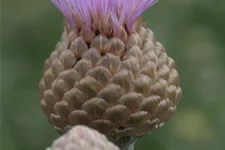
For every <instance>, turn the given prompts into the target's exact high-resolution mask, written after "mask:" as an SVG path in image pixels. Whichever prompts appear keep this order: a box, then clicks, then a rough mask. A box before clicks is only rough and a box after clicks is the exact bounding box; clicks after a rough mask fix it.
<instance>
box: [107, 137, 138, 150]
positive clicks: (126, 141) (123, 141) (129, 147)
mask: <svg viewBox="0 0 225 150" xmlns="http://www.w3.org/2000/svg"><path fill="white" fill-rule="evenodd" d="M111 141H112V142H113V143H114V144H115V145H117V146H118V147H119V148H120V150H134V145H135V141H136V138H134V137H131V136H124V137H121V138H119V139H118V140H112V139H111Z"/></svg>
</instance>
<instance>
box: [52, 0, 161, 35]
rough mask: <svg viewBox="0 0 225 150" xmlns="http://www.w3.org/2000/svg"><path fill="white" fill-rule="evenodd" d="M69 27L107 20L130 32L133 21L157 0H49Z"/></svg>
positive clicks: (88, 25) (90, 26) (114, 25)
mask: <svg viewBox="0 0 225 150" xmlns="http://www.w3.org/2000/svg"><path fill="white" fill-rule="evenodd" d="M51 1H52V3H53V4H54V5H55V6H56V7H57V8H58V10H59V11H60V12H61V13H62V14H63V16H64V17H65V19H66V20H67V22H68V23H69V25H70V27H71V28H72V27H74V26H76V25H78V26H79V25H85V26H87V27H88V28H92V27H93V23H94V22H98V21H99V22H108V23H109V24H111V26H112V27H113V28H116V27H118V26H121V25H123V26H126V28H127V29H128V31H130V32H131V30H132V26H133V24H134V22H135V21H136V20H137V18H139V17H140V16H141V15H142V13H143V12H144V11H145V10H147V9H148V8H150V7H151V6H153V5H154V4H155V3H156V2H157V0H51Z"/></svg>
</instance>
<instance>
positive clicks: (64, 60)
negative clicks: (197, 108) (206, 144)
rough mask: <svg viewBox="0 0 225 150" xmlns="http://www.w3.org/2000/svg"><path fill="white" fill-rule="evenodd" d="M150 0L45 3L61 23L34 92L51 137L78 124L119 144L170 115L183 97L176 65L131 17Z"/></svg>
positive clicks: (145, 130) (141, 133)
mask: <svg viewBox="0 0 225 150" xmlns="http://www.w3.org/2000/svg"><path fill="white" fill-rule="evenodd" d="M156 1H157V0H52V2H53V3H54V4H55V5H56V7H57V8H58V9H59V10H60V11H61V12H62V14H63V15H64V17H65V20H66V24H65V31H64V32H63V34H62V38H61V39H60V41H59V42H58V44H57V46H56V48H55V50H54V51H53V52H52V54H51V55H50V56H49V58H48V59H47V60H46V61H45V63H44V72H43V78H42V79H41V81H40V85H39V92H40V98H41V101H40V105H41V108H42V109H43V111H44V113H45V114H46V116H47V117H48V119H49V121H50V123H52V124H53V126H54V127H55V129H56V130H57V131H58V132H60V133H65V132H67V131H68V130H69V129H71V128H72V127H74V126H77V125H85V126H88V127H90V128H94V129H96V130H97V131H99V132H100V133H103V134H105V135H106V136H107V137H108V138H109V139H110V140H111V141H113V142H114V143H116V144H117V143H118V144H117V145H120V141H123V140H124V139H125V140H127V139H128V141H132V139H133V137H134V138H136V137H141V136H144V135H146V134H148V133H149V132H151V131H152V130H153V129H156V128H159V127H161V126H162V125H163V123H164V122H166V121H168V120H169V119H170V118H171V117H172V116H173V115H174V113H175V112H176V106H177V104H178V102H179V100H180V98H181V95H182V90H181V88H180V86H179V74H178V72H177V70H176V65H175V62H174V60H173V59H172V58H170V57H169V56H168V55H167V53H166V50H165V48H164V47H163V45H162V44H161V43H160V42H158V41H157V40H156V39H155V36H154V33H153V32H152V31H151V30H150V29H148V28H147V27H146V26H145V24H144V21H140V20H141V19H138V18H139V17H140V16H141V14H142V13H143V12H144V11H145V10H146V9H148V8H149V7H151V6H152V5H153V4H154V3H155V2H156ZM127 137H128V138H127ZM118 141H119V142H118ZM120 147H122V146H120Z"/></svg>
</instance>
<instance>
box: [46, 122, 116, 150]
mask: <svg viewBox="0 0 225 150" xmlns="http://www.w3.org/2000/svg"><path fill="white" fill-rule="evenodd" d="M46 150H119V148H118V147H117V146H115V145H114V144H113V143H111V142H110V141H108V139H107V138H106V137H105V136H104V135H102V134H100V133H99V132H97V131H95V130H93V129H90V128H87V127H85V126H76V127H74V128H72V129H71V130H70V131H69V132H67V133H66V134H64V135H62V136H61V137H59V138H58V139H56V140H55V141H54V142H53V144H52V146H51V148H47V149H46Z"/></svg>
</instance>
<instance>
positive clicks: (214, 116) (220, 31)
mask: <svg viewBox="0 0 225 150" xmlns="http://www.w3.org/2000/svg"><path fill="white" fill-rule="evenodd" d="M0 9H1V11H2V22H1V27H2V29H1V38H2V40H1V77H2V80H1V109H0V111H1V141H0V142H1V149H2V150H44V149H45V148H46V147H47V146H50V145H51V143H52V141H53V140H54V139H55V138H56V137H58V136H59V134H57V133H56V132H55V131H54V129H53V128H52V126H51V125H50V124H49V123H48V121H47V119H46V117H45V115H44V114H43V113H42V111H41V110H40V108H39V95H38V83H39V80H40V78H41V74H42V70H43V63H44V61H45V59H46V58H47V57H48V56H49V54H50V53H51V51H52V50H53V49H54V46H55V44H56V42H57V41H58V40H59V38H60V35H61V32H62V30H63V27H62V18H61V15H60V13H59V12H58V11H57V10H56V9H55V7H54V6H53V5H52V4H51V3H50V1H49V0H39V1H37V0H20V1H19V0H17V1H16V0H2V5H1V8H0ZM144 17H145V19H146V20H147V22H148V26H149V27H150V28H151V29H152V30H153V31H154V33H155V35H156V38H157V40H159V41H160V42H161V43H163V45H164V46H165V47H166V49H167V52H168V54H169V55H170V56H171V57H172V58H174V59H175V61H176V63H177V68H178V71H179V73H180V78H181V86H182V89H183V97H182V100H181V102H180V103H179V106H178V111H177V113H176V115H175V116H174V117H173V119H171V120H170V121H169V122H168V123H166V125H165V126H164V127H163V128H161V129H160V130H158V131H156V132H153V133H152V134H150V135H149V136H146V137H144V138H142V139H140V140H139V141H138V142H137V144H136V150H225V77H224V75H225V1H224V0H214V1H212V0H164V1H163V0H161V1H160V2H158V3H157V4H156V5H155V6H154V7H153V8H151V9H150V10H148V11H147V12H146V13H145V14H144Z"/></svg>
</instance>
